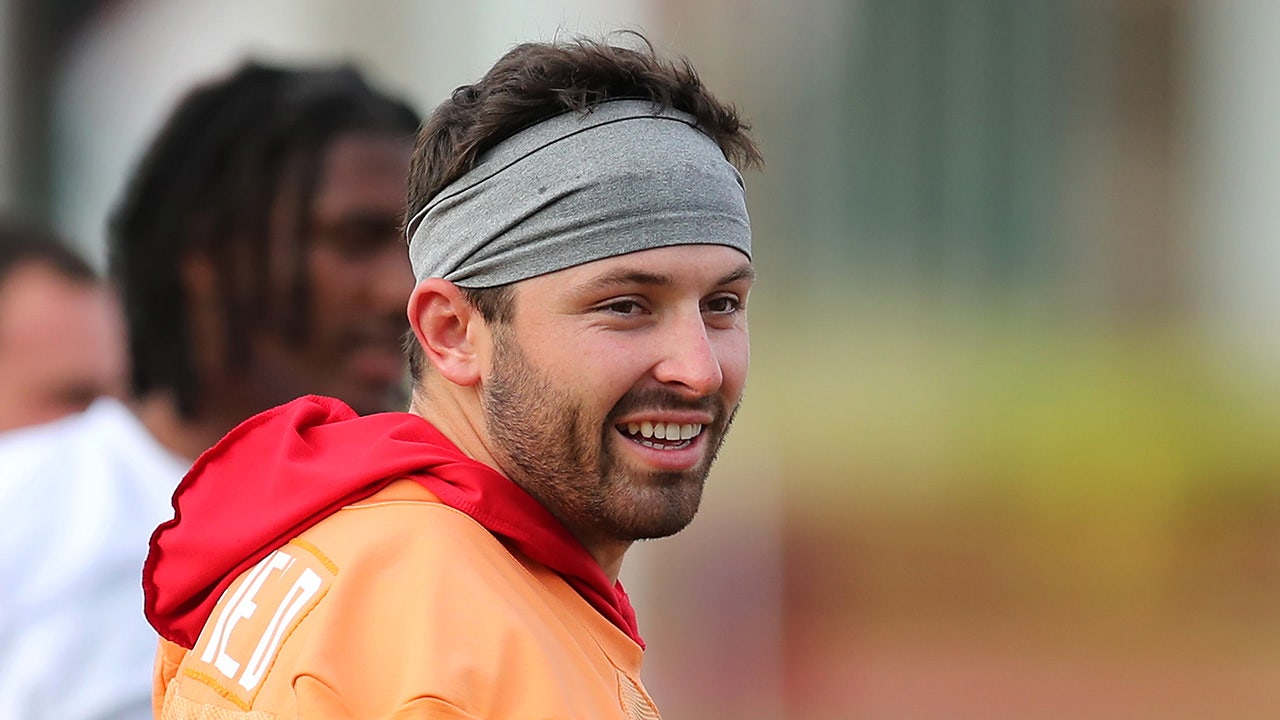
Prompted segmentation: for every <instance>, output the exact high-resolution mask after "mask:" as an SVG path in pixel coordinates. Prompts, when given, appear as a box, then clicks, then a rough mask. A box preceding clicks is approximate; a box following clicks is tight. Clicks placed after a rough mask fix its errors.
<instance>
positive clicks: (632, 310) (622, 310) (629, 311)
mask: <svg viewBox="0 0 1280 720" xmlns="http://www.w3.org/2000/svg"><path fill="white" fill-rule="evenodd" d="M604 309H605V310H608V311H609V312H611V313H617V314H618V315H634V314H636V313H638V312H640V303H638V302H636V301H635V300H615V301H613V302H611V303H609V304H608V305H605V306H604Z"/></svg>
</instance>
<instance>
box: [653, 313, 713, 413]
mask: <svg viewBox="0 0 1280 720" xmlns="http://www.w3.org/2000/svg"><path fill="white" fill-rule="evenodd" d="M657 342H658V345H659V347H658V349H659V351H660V353H661V356H660V358H659V360H658V363H657V364H656V365H655V366H654V376H655V377H656V378H657V379H658V380H659V381H660V382H662V383H663V384H664V385H676V386H680V387H683V388H686V389H685V390H684V392H685V393H687V394H688V395H690V396H693V397H704V396H706V395H710V394H712V393H714V392H716V391H717V390H719V389H720V385H721V384H722V383H723V382H724V372H723V370H722V368H721V367H720V358H719V356H718V355H717V354H716V348H715V344H714V342H713V340H712V337H711V335H710V334H708V328H707V325H706V323H705V322H704V321H703V318H702V313H701V311H700V310H699V311H696V312H689V313H682V314H681V315H680V316H679V317H678V318H673V319H672V320H671V321H669V322H668V323H667V324H666V326H664V327H663V328H662V330H661V337H660V339H658V340H657Z"/></svg>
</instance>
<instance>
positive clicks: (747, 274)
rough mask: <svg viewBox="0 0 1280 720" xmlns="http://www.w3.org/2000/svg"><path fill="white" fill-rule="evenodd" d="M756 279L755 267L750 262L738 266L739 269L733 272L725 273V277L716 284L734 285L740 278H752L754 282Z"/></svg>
mask: <svg viewBox="0 0 1280 720" xmlns="http://www.w3.org/2000/svg"><path fill="white" fill-rule="evenodd" d="M755 279H756V271H755V269H754V268H752V267H751V265H750V264H746V265H743V266H742V267H740V268H738V269H737V270H734V271H733V272H731V273H729V274H728V275H725V276H724V277H722V278H720V282H718V283H716V284H717V285H732V284H733V283H736V282H738V281H739V280H750V281H752V282H755Z"/></svg>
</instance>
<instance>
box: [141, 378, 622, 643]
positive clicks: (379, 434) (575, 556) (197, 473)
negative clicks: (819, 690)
mask: <svg viewBox="0 0 1280 720" xmlns="http://www.w3.org/2000/svg"><path fill="white" fill-rule="evenodd" d="M404 477H408V478H411V479H413V480H416V481H418V482H420V483H422V484H423V485H424V486H425V487H426V488H427V489H428V490H430V491H431V492H432V493H434V494H435V495H436V496H437V497H439V498H440V500H441V502H443V503H444V504H446V505H448V506H450V507H453V508H456V509H458V510H461V511H462V512H465V513H466V514H468V515H470V516H471V517H472V518H474V519H475V520H476V521H477V522H479V523H480V524H481V525H483V526H484V527H485V528H486V529H488V530H489V531H490V532H492V533H493V534H495V535H497V536H499V537H501V538H503V539H504V540H506V541H508V542H510V543H512V544H514V546H515V547H516V548H517V549H519V550H520V551H521V552H523V553H524V554H525V555H528V556H529V557H530V558H532V559H533V560H535V561H537V562H540V563H542V564H544V565H546V566H548V567H550V568H551V569H553V570H555V571H556V572H558V573H559V574H560V575H561V576H562V577H564V579H565V580H566V581H567V582H569V584H570V585H572V586H573V587H574V589H576V590H577V591H578V592H579V593H580V594H581V595H582V596H583V597H584V598H585V599H586V600H587V601H588V602H590V603H591V604H592V605H593V606H594V607H595V608H596V609H597V610H599V611H600V612H601V614H603V615H604V616H605V617H607V618H609V620H610V621H612V622H613V624H614V625H617V626H618V627H619V628H620V629H622V631H623V632H625V633H627V634H628V635H629V636H630V637H631V638H632V639H633V640H635V641H636V642H637V643H640V644H641V645H642V646H643V642H642V641H641V639H640V636H639V633H638V632H637V630H636V622H635V612H634V611H633V610H632V608H631V604H630V602H629V601H628V600H627V595H626V592H625V591H623V589H622V585H621V584H618V583H610V582H609V580H608V578H607V577H606V576H605V574H604V571H603V570H601V569H600V566H599V564H597V563H596V562H595V560H594V559H593V558H592V557H591V555H590V554H589V553H588V552H587V551H586V548H584V547H583V546H582V544H581V543H579V542H578V541H577V539H575V538H574V537H573V535H571V534H570V533H569V531H568V530H566V529H565V527H564V526H563V525H561V524H560V523H559V521H557V520H556V519H555V517H554V516H552V515H551V513H550V512H548V511H547V510H546V508H544V507H543V506H542V505H541V504H540V503H538V502H537V501H536V500H534V499H533V497H532V496H530V495H529V494H527V493H525V492H524V491H523V490H521V489H520V488H519V487H518V486H516V485H515V483H512V482H511V481H510V480H508V479H507V478H506V477H504V476H502V475H501V474H499V473H498V472H497V471H496V470H494V469H493V468H490V467H489V466H487V465H484V464H482V463H479V462H477V461H475V460H472V459H471V458H469V457H467V456H466V455H464V454H463V453H462V452H461V451H460V450H458V448H457V447H456V446H455V445H454V444H453V443H452V442H450V441H449V440H448V439H447V438H446V437H445V436H444V435H443V434H441V433H440V431H439V430H437V429H436V428H435V427H433V426H432V425H431V424H430V423H429V422H427V421H426V420H424V419H422V418H421V417H419V416H417V415H412V414H409V413H381V414H377V415H367V416H363V417H361V416H358V415H356V413H355V412H354V411H353V410H352V409H351V408H349V407H347V406H346V405H345V404H344V403H342V402H341V401H339V400H334V399H332V398H326V397H319V396H315V395H311V396H307V397H302V398H298V399H297V400H294V401H293V402H290V403H288V404H286V405H281V406H279V407H276V408H272V409H271V410H267V411H266V412H263V413H261V414H258V415H255V416H253V417H251V418H249V419H248V420H246V421H244V422H243V423H241V424H240V425H239V426H238V427H236V428H235V429H234V430H232V431H231V432H230V433H228V434H227V435H226V437H224V438H223V439H222V440H220V441H218V444H217V445H214V446H213V447H212V448H210V449H208V450H207V451H205V452H204V454H202V455H201V456H200V457H199V458H198V459H197V460H196V462H195V464H194V465H192V466H191V470H190V471H188V472H187V475H186V477H185V478H183V480H182V482H181V483H180V484H179V485H178V488H177V490H176V491H175V492H174V494H173V508H174V517H173V519H172V520H169V521H168V522H165V523H164V524H162V525H160V527H158V528H156V531H155V533H153V534H152V536H151V551H150V553H149V554H148V555H147V561H146V564H145V565H144V567H143V571H142V587H143V591H144V592H145V595H146V601H145V608H146V614H147V619H148V620H149V621H150V622H151V625H152V626H153V627H154V628H155V629H156V631H157V632H159V633H160V635H161V636H162V637H164V638H166V639H168V640H170V641H172V642H175V643H178V644H179V645H182V646H184V647H187V648H190V647H192V646H193V645H194V644H195V641H196V638H197V637H198V636H199V634H200V630H201V629H202V628H203V627H204V623H205V621H206V620H207V619H208V618H209V615H210V614H211V613H212V612H213V607H214V605H215V604H216V603H217V602H218V598H220V597H221V596H222V593H223V591H225V590H226V589H227V586H229V585H230V584H231V583H232V581H234V580H235V579H236V577H238V576H239V575H240V574H241V573H242V572H244V571H245V570H247V569H249V568H250V567H252V566H253V565H254V564H255V563H257V562H258V561H259V560H261V559H262V558H264V557H266V556H267V555H268V554H270V553H271V552H272V551H273V550H276V549H277V548H280V547H282V546H283V545H284V544H285V543H287V542H288V541H289V540H291V539H292V538H294V537H296V536H297V535H298V534H299V533H301V532H302V531H303V530H305V529H307V528H308V527H311V526H312V525H314V524H316V523H318V522H320V521H321V520H323V519H324V518H325V517H326V516H328V515H329V514H331V513H333V512H335V511H337V510H338V509H339V508H342V507H344V506H346V505H349V504H351V503H353V502H355V501H357V500H360V499H362V498H365V497H368V496H369V495H372V494H373V493H375V492H377V491H378V490H380V489H381V488H382V487H383V486H385V485H386V484H387V483H389V482H391V481H392V480H395V479H398V478H404Z"/></svg>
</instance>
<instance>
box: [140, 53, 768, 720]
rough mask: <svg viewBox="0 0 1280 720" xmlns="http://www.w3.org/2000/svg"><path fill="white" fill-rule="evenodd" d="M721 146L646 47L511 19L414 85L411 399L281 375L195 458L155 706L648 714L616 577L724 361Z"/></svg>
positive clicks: (729, 328)
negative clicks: (483, 49)
mask: <svg viewBox="0 0 1280 720" xmlns="http://www.w3.org/2000/svg"><path fill="white" fill-rule="evenodd" d="M727 158H728V159H727ZM729 159H732V160H736V161H741V162H745V163H752V162H757V161H758V154H757V152H756V150H755V147H754V145H753V144H752V143H751V141H750V140H749V139H748V137H747V136H746V134H745V127H744V125H743V124H742V123H741V122H740V121H739V119H738V117H737V115H736V114H735V112H734V111H733V109H732V108H731V107H729V106H727V105H725V104H723V103H721V102H720V101H718V100H716V99H715V98H714V97H713V96H712V95H711V94H710V93H709V92H708V91H707V90H706V89H705V87H703V85H702V84H701V83H700V82H699V80H698V79H697V76H696V75H695V74H694V72H693V70H692V68H691V67H690V66H689V65H688V64H687V63H678V64H677V63H671V62H668V61H665V60H663V59H660V58H658V57H656V56H655V55H654V54H653V52H652V50H651V49H647V50H645V49H642V50H634V49H629V48H625V47H618V46H613V45H608V44H602V43H597V42H592V41H587V40H580V41H574V42H567V43H554V44H527V45H521V46H518V47H516V48H515V49H514V50H512V51H511V52H510V53H508V54H507V55H505V56H504V57H503V58H502V59H500V60H499V61H498V62H497V64H496V65H495V66H494V67H493V68H492V69H491V70H490V71H489V72H488V73H487V74H486V75H485V77H484V78H483V79H481V80H480V81H479V82H478V83H476V84H475V85H471V86H467V87H463V88H460V89H459V90H457V91H455V92H454V93H453V96H452V98H451V99H450V100H448V101H446V102H445V103H443V104H442V105H441V106H440V107H438V108H437V109H436V110H435V112H434V114H433V115H432V116H431V117H430V118H429V119H428V121H427V123H426V125H425V126H424V129H423V131H422V132H421V133H420V135H419V139H418V144H417V148H416V150H415V155H414V162H413V165H412V168H411V171H410V194H409V207H408V210H409V213H408V215H409V216H410V217H411V221H410V222H409V223H408V227H407V235H408V238H409V255H410V257H411V258H412V260H413V263H414V268H415V272H416V276H417V278H418V284H417V286H416V288H415V289H414V290H413V292H412V295H411V296H410V297H409V302H408V315H409V321H410V324H411V325H412V326H413V331H414V339H413V340H412V341H411V342H412V350H411V354H412V358H411V362H410V365H411V368H412V370H413V374H414V378H415V380H414V397H413V403H412V412H411V413H385V414H380V415H375V416H368V417H357V416H356V415H355V413H353V412H352V411H351V410H350V409H349V408H347V407H346V406H345V405H344V404H342V403H341V402H338V401H335V400H332V399H330V398H323V397H309V398H303V399H300V400H298V401H294V402H292V403H289V404H287V405H284V406H281V407H277V408H274V409H273V410H271V411H268V412H266V413H263V414H261V415H258V416H256V417H254V418H252V419H250V420H249V421H247V422H245V423H244V424H242V425H241V426H239V427H238V428H236V429H235V430H234V431H232V432H231V433H230V434H229V435H228V436H227V437H225V438H223V439H222V440H221V441H219V443H218V444H217V445H216V446H214V447H213V448H212V449H210V450H209V451H208V452H206V453H205V454H204V455H202V456H201V458H200V459H199V460H197V462H196V464H195V466H194V467H193V469H192V472H191V473H190V474H189V475H188V476H187V478H186V479H185V480H184V481H183V484H182V485H181V486H180V487H179V489H178V490H177V492H176V493H175V496H174V507H175V511H176V515H175V518H174V519H173V520H171V521H169V522H167V523H165V524H164V525H162V526H161V527H160V528H159V529H157V532H156V534H155V535H154V536H153V538H152V548H151V553H150V555H149V556H148V561H147V565H146V567H145V569H144V573H143V585H144V588H145V591H146V607H147V614H148V617H149V618H150V619H151V621H152V625H153V626H154V627H156V629H157V630H158V632H159V633H160V635H161V636H162V638H163V640H162V642H161V646H160V654H159V658H158V662H157V686H156V694H155V702H156V712H157V716H163V717H165V718H197V717H213V716H218V717H223V716H226V717H231V716H235V717H242V716H243V717H248V716H254V717H257V716H261V717H314V718H391V717H397V718H400V717H404V718H408V717H431V718H487V719H490V720H499V719H502V718H534V717H540V718H541V717H546V718H552V717H554V718H591V719H592V720H599V719H601V718H654V717H657V716H658V714H657V710H656V708H655V706H654V704H653V702H652V700H651V699H650V698H649V696H648V694H647V693H646V691H645V690H644V688H643V685H642V684H641V682H640V679H639V669H640V660H641V654H642V648H643V645H642V643H641V640H640V635H639V632H638V630H637V625H636V620H635V615H634V613H633V612H632V609H631V606H630V604H629V602H628V601H627V596H626V593H625V592H623V590H622V587H621V585H619V584H618V583H617V576H618V572H619V570H620V567H621V565H622V561H623V556H624V554H625V552H626V550H627V548H628V547H629V546H630V545H631V543H632V542H634V541H635V540H639V539H643V538H655V537H662V536H665V535H670V534H672V533H675V532H677V531H679V530H680V529H682V528H683V527H684V526H685V525H686V524H687V523H688V522H689V521H690V520H691V519H692V517H693V515H694V513H695V511H696V510H697V507H698V504H699V500H700V497H701V492H702V486H703V482H704V480H705V478H706V475H707V473H708V470H709V468H710V466H711V463H712V460H713V458H714V456H715V454H716V452H717V450H718V448H719V446H720V443H721V441H722V440H723V439H724V435H725V433H726V431H727V430H728V428H729V424H730V421H731V419H732V417H733V414H734V411H735V410H736V408H737V406H738V402H739V399H740V397H741V393H742V388H743V384H744V382H745V380H746V374H747V354H748V347H747V327H746V317H745V307H746V301H747V295H748V293H749V291H750V288H751V284H752V278H753V271H752V266H751V261H750V228H749V222H748V219H747V214H746V208H745V203H744V192H743V186H742V180H741V178H740V177H739V175H738V172H737V170H735V168H734V166H733V165H732V164H731V163H730V161H729Z"/></svg>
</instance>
